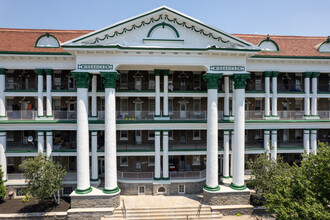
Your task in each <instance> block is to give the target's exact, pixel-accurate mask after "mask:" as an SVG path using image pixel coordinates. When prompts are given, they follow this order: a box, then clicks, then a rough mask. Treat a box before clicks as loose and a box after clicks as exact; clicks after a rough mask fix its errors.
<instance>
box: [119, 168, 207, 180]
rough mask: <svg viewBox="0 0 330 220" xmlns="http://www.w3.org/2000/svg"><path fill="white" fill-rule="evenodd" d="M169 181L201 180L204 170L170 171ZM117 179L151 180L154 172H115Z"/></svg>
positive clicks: (204, 174)
mask: <svg viewBox="0 0 330 220" xmlns="http://www.w3.org/2000/svg"><path fill="white" fill-rule="evenodd" d="M169 174H170V179H176V180H188V179H202V178H205V177H206V170H202V171H172V172H170V173H169ZM117 178H118V179H120V180H153V179H154V172H122V171H117Z"/></svg>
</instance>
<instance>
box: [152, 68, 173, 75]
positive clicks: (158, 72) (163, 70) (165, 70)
mask: <svg viewBox="0 0 330 220" xmlns="http://www.w3.org/2000/svg"><path fill="white" fill-rule="evenodd" d="M154 73H155V76H160V74H164V76H168V74H169V73H170V70H169V69H155V70H154Z"/></svg>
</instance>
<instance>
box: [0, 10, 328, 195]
mask: <svg viewBox="0 0 330 220" xmlns="http://www.w3.org/2000/svg"><path fill="white" fill-rule="evenodd" d="M0 38H1V39H2V42H5V43H3V44H1V45H0V164H1V166H2V170H3V172H4V174H5V175H4V176H5V178H6V180H7V182H6V184H7V187H9V188H12V189H14V190H15V192H16V195H20V192H21V191H20V189H21V188H22V187H24V179H23V176H22V175H21V173H20V171H19V169H18V166H19V164H20V163H21V162H22V161H23V160H24V159H25V158H27V157H33V156H36V155H37V154H38V152H42V153H44V154H45V155H47V156H50V157H52V159H53V160H54V161H59V162H61V163H62V164H63V165H64V166H65V167H66V168H67V170H68V174H67V176H66V177H65V179H64V189H63V194H70V193H71V192H72V191H73V190H75V192H76V193H78V194H89V193H91V191H92V188H91V186H95V187H99V188H101V189H103V193H105V194H116V193H119V192H121V194H130V195H138V194H164V193H165V194H184V193H186V194H189V193H198V192H202V191H203V189H204V190H205V191H221V186H219V183H220V181H225V180H226V179H229V181H230V182H231V185H230V186H231V188H232V189H234V190H244V189H245V188H246V186H245V183H244V180H245V178H246V177H247V175H248V174H249V171H248V169H247V165H246V162H247V161H248V160H249V159H255V158H256V156H257V155H258V154H262V153H264V152H266V153H268V154H269V155H270V157H271V158H273V159H276V158H277V156H278V155H281V156H283V157H284V160H285V161H287V162H289V163H293V162H296V163H297V162H299V161H300V160H301V154H303V153H306V154H309V153H316V152H317V145H318V143H317V142H318V141H325V142H327V141H329V140H330V130H329V128H330V115H329V114H330V105H329V98H330V77H329V74H330V38H327V37H300V36H265V35H246V34H235V35H233V34H228V33H226V32H223V31H221V30H218V29H216V28H213V27H210V26H208V25H206V24H204V23H202V22H200V21H198V20H195V19H193V18H191V17H189V16H186V15H184V14H182V13H180V12H177V11H175V10H173V9H170V8H167V7H161V8H157V9H155V10H152V11H150V12H147V13H144V14H142V15H139V16H136V17H133V18H131V19H127V20H125V21H122V22H119V23H116V24H114V25H111V26H108V27H106V28H103V29H101V30H97V31H73V30H72V31H71V30H23V29H0Z"/></svg>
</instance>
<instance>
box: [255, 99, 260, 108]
mask: <svg viewBox="0 0 330 220" xmlns="http://www.w3.org/2000/svg"><path fill="white" fill-rule="evenodd" d="M255 104H256V106H255V110H256V111H261V100H256V103H255Z"/></svg>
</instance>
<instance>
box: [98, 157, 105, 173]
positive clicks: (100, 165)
mask: <svg viewBox="0 0 330 220" xmlns="http://www.w3.org/2000/svg"><path fill="white" fill-rule="evenodd" d="M99 175H100V176H104V158H100V157H99Z"/></svg>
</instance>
